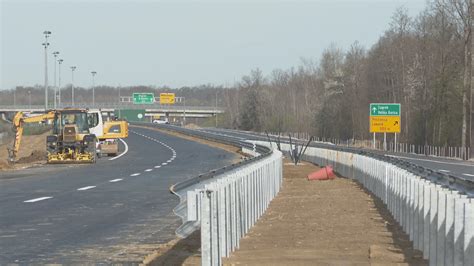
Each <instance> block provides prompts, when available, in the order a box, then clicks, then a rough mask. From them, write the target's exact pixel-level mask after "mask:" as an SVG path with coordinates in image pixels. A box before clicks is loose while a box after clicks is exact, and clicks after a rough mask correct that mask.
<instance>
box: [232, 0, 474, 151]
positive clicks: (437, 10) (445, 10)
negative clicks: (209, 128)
mask: <svg viewBox="0 0 474 266" xmlns="http://www.w3.org/2000/svg"><path fill="white" fill-rule="evenodd" d="M472 11H473V10H472V7H471V4H470V1H469V0H450V1H442V0H439V1H432V2H430V3H428V6H427V7H426V9H425V10H424V11H423V12H421V13H420V14H419V15H417V16H416V17H410V16H409V15H408V12H407V10H406V9H405V8H403V7H400V8H398V9H397V10H396V11H395V12H394V13H393V16H392V18H391V23H390V25H389V27H388V29H387V30H386V31H385V33H384V34H383V35H382V36H381V37H380V38H379V40H378V41H377V42H376V43H375V44H374V45H373V46H372V47H370V48H369V49H366V48H365V47H363V46H361V45H360V44H359V43H358V42H357V41H356V42H354V43H353V44H352V45H351V46H350V48H349V49H348V50H347V51H343V50H342V49H340V48H338V47H337V46H336V45H331V46H330V47H328V48H327V49H326V50H325V51H324V52H323V53H322V55H321V57H320V58H321V59H320V60H319V61H316V60H312V59H304V60H302V62H301V64H300V65H299V66H297V67H293V68H290V69H287V70H279V69H277V70H274V71H273V72H272V73H270V75H267V76H264V75H263V74H262V72H261V71H260V70H258V69H257V70H253V71H251V72H250V74H249V75H247V76H244V77H243V78H242V80H241V81H239V83H238V86H237V88H235V89H233V90H230V91H227V92H226V95H227V98H226V104H227V105H228V108H229V110H230V111H229V112H228V114H227V115H228V119H229V121H231V124H230V125H229V126H232V127H238V128H241V129H244V130H256V131H264V130H269V131H273V132H307V133H310V134H312V135H315V136H319V137H326V138H338V139H343V140H347V139H370V137H371V135H370V133H369V104H370V103H377V102H378V103H400V104H401V112H402V113H401V126H402V127H401V131H402V133H401V134H400V137H401V141H404V142H407V143H412V144H419V145H428V144H429V145H441V146H444V145H447V146H460V145H462V146H467V147H469V145H470V143H469V139H470V134H471V133H470V123H471V113H472V111H471V110H472V109H471V94H472V93H473V89H472V85H474V84H472V82H471V79H472V76H471V65H472V64H471V60H472V58H471V45H472V42H471V24H472V18H471V16H472ZM236 99H239V100H238V101H236Z"/></svg>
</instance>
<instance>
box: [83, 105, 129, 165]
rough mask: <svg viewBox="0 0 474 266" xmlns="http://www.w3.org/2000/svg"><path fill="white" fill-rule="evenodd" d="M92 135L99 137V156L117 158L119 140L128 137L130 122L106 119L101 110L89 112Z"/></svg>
mask: <svg viewBox="0 0 474 266" xmlns="http://www.w3.org/2000/svg"><path fill="white" fill-rule="evenodd" d="M89 125H90V128H89V130H90V133H92V134H94V135H95V136H96V137H97V140H98V145H97V154H98V155H99V156H102V155H109V156H115V155H117V154H118V152H119V148H118V140H119V139H123V138H127V137H128V122H127V121H123V120H111V119H106V120H105V119H104V118H103V116H102V113H101V111H100V110H89Z"/></svg>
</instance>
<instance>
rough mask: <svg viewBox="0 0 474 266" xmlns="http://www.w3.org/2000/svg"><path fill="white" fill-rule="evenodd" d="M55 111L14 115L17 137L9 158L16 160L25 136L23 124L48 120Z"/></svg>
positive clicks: (9, 149) (10, 149) (11, 160)
mask: <svg viewBox="0 0 474 266" xmlns="http://www.w3.org/2000/svg"><path fill="white" fill-rule="evenodd" d="M54 114H55V113H54V112H53V111H50V112H48V113H46V114H42V115H37V116H32V117H26V116H25V114H24V113H23V112H17V113H16V114H15V116H14V117H13V120H12V123H13V131H14V132H15V139H14V141H13V146H12V147H11V148H8V160H9V161H10V162H11V163H13V162H15V159H16V155H17V153H18V151H19V150H20V144H21V139H22V137H23V124H25V123H40V122H46V121H48V120H51V119H53V118H54Z"/></svg>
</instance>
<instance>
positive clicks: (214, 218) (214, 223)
mask: <svg viewBox="0 0 474 266" xmlns="http://www.w3.org/2000/svg"><path fill="white" fill-rule="evenodd" d="M218 195H219V192H218V191H212V192H211V250H212V251H211V255H212V265H221V255H220V249H219V224H218V215H219V209H218V206H219V205H218V203H219V198H218Z"/></svg>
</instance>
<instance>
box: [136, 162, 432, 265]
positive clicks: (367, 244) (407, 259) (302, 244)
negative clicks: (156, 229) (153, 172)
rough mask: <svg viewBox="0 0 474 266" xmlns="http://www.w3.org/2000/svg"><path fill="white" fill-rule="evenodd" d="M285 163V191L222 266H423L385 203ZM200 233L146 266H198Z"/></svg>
mask: <svg viewBox="0 0 474 266" xmlns="http://www.w3.org/2000/svg"><path fill="white" fill-rule="evenodd" d="M318 169H319V168H318V167H316V166H314V165H312V164H310V163H307V162H305V163H304V164H303V165H298V166H294V165H292V164H291V163H289V162H288V161H286V160H285V164H284V181H283V187H282V190H281V191H280V193H279V194H278V196H277V197H276V198H275V199H274V200H273V201H272V202H271V204H270V206H269V208H268V209H267V211H266V213H265V214H264V215H263V216H262V218H261V219H260V220H259V221H258V222H257V224H256V225H255V226H254V227H253V228H252V229H251V230H250V232H249V234H248V235H247V236H245V237H244V238H243V239H241V242H240V249H239V250H237V251H236V252H234V253H232V255H231V256H230V258H227V259H224V265H235V264H243V265H328V264H329V265H333V264H336V265H340V264H350V265H353V264H356V265H368V264H379V265H387V264H391V265H427V261H426V260H423V259H422V254H421V252H419V251H415V250H414V249H413V247H412V244H411V242H410V241H409V240H408V236H407V235H406V234H405V233H403V231H402V230H401V228H400V227H399V226H398V225H397V223H396V221H395V220H394V219H393V218H392V217H391V216H390V214H389V213H388V211H387V210H386V209H385V207H384V206H383V203H382V202H381V201H380V200H378V199H376V198H375V197H373V196H372V195H371V194H370V193H368V192H367V191H366V190H365V189H364V188H363V187H361V186H360V185H359V184H358V183H356V182H354V181H352V180H349V179H345V178H336V179H334V180H329V181H308V180H307V179H306V176H307V175H308V174H309V173H311V172H313V171H315V170H318ZM199 247H200V233H199V232H195V233H194V234H193V235H192V236H190V237H188V238H186V239H182V240H179V241H178V240H174V241H172V242H170V243H169V244H168V245H163V246H162V247H160V248H159V249H158V250H157V251H156V252H155V254H153V255H151V256H149V257H148V258H147V260H146V261H144V262H145V264H148V265H200V250H199Z"/></svg>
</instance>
